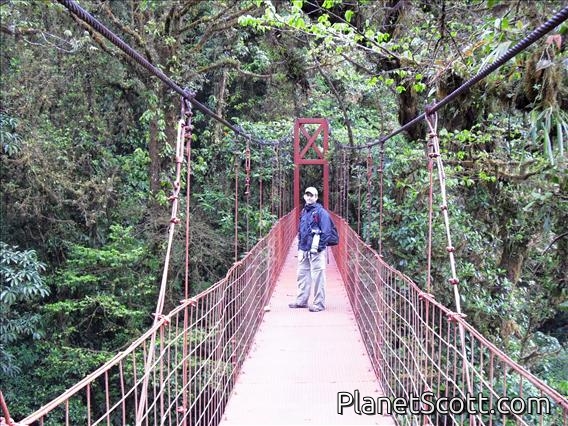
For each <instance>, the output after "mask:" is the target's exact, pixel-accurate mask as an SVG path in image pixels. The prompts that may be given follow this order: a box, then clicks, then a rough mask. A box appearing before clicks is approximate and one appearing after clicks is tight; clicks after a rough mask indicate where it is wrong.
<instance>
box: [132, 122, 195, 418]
mask: <svg viewBox="0 0 568 426" xmlns="http://www.w3.org/2000/svg"><path fill="white" fill-rule="evenodd" d="M187 118H188V117H184V116H182V117H181V118H180V119H179V121H178V129H177V139H176V151H175V161H176V171H175V180H174V182H173V190H172V195H171V196H170V197H169V201H171V203H172V210H171V217H170V225H169V229H168V244H167V248H166V256H165V259H164V268H163V271H162V280H161V283H160V290H159V294H158V303H157V306H156V311H155V313H154V326H155V325H157V324H158V323H159V322H160V321H162V319H163V310H164V304H165V298H166V288H167V282H168V274H169V272H170V271H169V269H170V260H171V257H172V248H173V243H174V235H175V229H176V225H177V224H179V223H180V219H179V217H178V213H179V194H180V189H181V171H182V164H183V157H184V143H185V142H186V137H185V132H186V130H189V129H190V126H189V127H188V126H186V124H187V122H186V119H187ZM188 165H189V159H188ZM155 342H156V333H152V336H151V340H150V350H149V351H148V354H147V358H146V361H145V366H144V376H143V381H142V390H141V394H140V395H141V397H140V401H139V405H138V407H137V412H136V424H137V425H139V424H141V419H142V417H143V415H144V410H145V408H146V395H147V392H148V383H149V380H150V376H149V374H150V371H151V368H150V367H151V365H152V362H153V359H154V350H153V348H154V345H155Z"/></svg>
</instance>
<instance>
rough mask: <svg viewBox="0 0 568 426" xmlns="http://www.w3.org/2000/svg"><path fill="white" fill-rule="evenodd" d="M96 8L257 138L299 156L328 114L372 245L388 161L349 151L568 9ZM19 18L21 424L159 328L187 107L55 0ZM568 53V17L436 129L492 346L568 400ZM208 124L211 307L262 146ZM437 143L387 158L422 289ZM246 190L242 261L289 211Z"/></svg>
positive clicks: (11, 302)
mask: <svg viewBox="0 0 568 426" xmlns="http://www.w3.org/2000/svg"><path fill="white" fill-rule="evenodd" d="M80 4H81V6H82V7H84V8H85V9H86V10H88V11H89V12H91V13H92V14H93V16H95V17H97V19H99V20H100V21H101V22H103V23H104V24H105V25H107V26H108V27H109V28H111V29H112V30H113V31H114V32H115V33H116V34H117V35H118V36H120V37H121V38H123V39H124V40H125V41H126V42H127V43H129V44H130V45H131V46H132V47H133V48H135V49H136V50H137V51H139V52H140V53H141V54H142V55H144V57H145V58H147V59H148V60H149V61H150V62H151V63H152V64H154V65H155V66H157V67H159V68H160V69H161V70H163V72H164V73H166V74H167V75H168V76H170V77H171V78H172V79H173V80H174V81H176V82H178V83H179V84H180V85H182V86H183V87H187V88H188V89H190V90H191V91H193V92H195V94H196V99H197V100H199V101H200V102H202V103H203V104H205V105H207V106H208V107H209V108H210V109H211V110H213V111H214V112H215V113H216V114H218V115H219V116H221V117H223V118H224V119H226V120H228V121H230V122H231V123H234V124H235V125H238V126H239V127H240V128H242V129H243V130H244V131H246V132H247V133H249V134H251V135H254V136H255V137H256V138H258V139H260V140H281V139H282V140H289V141H290V142H289V144H287V145H285V147H284V148H283V151H286V150H290V149H291V144H292V138H291V134H292V128H293V122H294V119H295V118H296V117H324V118H327V119H328V120H329V123H330V128H331V131H332V137H331V158H330V160H331V161H332V179H338V175H337V173H338V172H337V170H338V169H339V168H340V167H346V168H347V170H348V171H349V182H348V184H349V191H348V199H347V203H348V204H347V205H348V211H347V214H348V216H349V220H350V223H351V224H352V225H353V226H354V227H356V229H358V230H359V231H360V232H361V235H362V236H363V238H365V239H366V240H367V241H368V242H369V243H370V244H371V245H372V246H373V247H377V246H378V243H379V240H378V238H379V233H380V230H379V225H378V224H379V220H378V215H379V208H378V206H379V195H378V192H377V191H373V192H372V193H371V194H370V195H369V196H370V198H369V200H367V193H366V191H367V183H368V182H367V177H366V173H367V169H366V162H367V155H368V154H369V153H370V155H371V156H372V157H373V158H374V164H375V165H376V164H377V162H378V156H379V147H374V148H373V149H371V150H349V151H348V153H347V155H345V156H344V155H343V153H344V151H342V150H340V149H339V146H340V145H351V146H358V145H364V144H366V143H368V142H369V141H373V140H376V139H378V138H379V137H380V136H381V135H384V134H388V133H389V132H391V131H392V130H394V129H396V128H398V127H400V125H401V124H404V123H406V122H408V121H410V120H411V119H412V118H414V117H415V116H417V115H419V114H420V113H422V112H423V111H424V107H425V106H426V105H428V104H432V103H433V102H434V101H436V100H439V99H442V98H443V97H444V96H445V95H447V94H448V93H451V92H452V91H453V90H454V89H455V88H457V87H458V86H459V85H461V84H462V83H463V82H465V81H467V80H468V79H469V78H471V77H472V76H474V75H476V73H478V72H479V70H480V69H482V68H483V67H484V66H485V65H487V64H490V63H492V62H493V61H494V60H495V59H497V58H498V57H499V56H500V55H501V54H502V53H503V52H505V51H506V50H507V49H508V48H510V47H511V46H513V45H514V44H516V43H517V42H519V41H520V40H521V39H523V37H525V36H526V35H527V34H528V33H529V32H530V31H532V30H534V29H535V28H536V27H537V26H538V25H540V24H542V23H543V22H545V21H546V20H547V19H549V18H550V17H551V16H552V15H553V14H554V13H555V12H558V11H559V10H560V9H561V8H562V7H564V6H565V2H564V1H560V0H558V1H546V0H545V1H534V2H533V1H522V0H514V1H513V0H375V1H365V0H345V1H340V0H303V1H302V0H294V1H284V0H281V1H277V0H274V1H269V0H264V1H263V0H254V1H253V0H230V1H220V0H212V1H192V0H128V1H118V0H109V1H105V0H81V1H80ZM0 19H1V26H0V29H1V32H0V36H1V40H0V42H1V43H0V45H1V54H0V64H1V96H2V103H1V105H0V134H1V142H2V143H1V148H0V164H1V169H0V179H1V182H2V183H1V196H2V202H1V210H0V211H1V225H2V226H1V232H0V244H1V247H0V280H1V281H0V291H1V293H0V388H1V389H2V390H3V393H4V396H5V397H6V399H7V400H9V402H10V410H11V412H12V415H13V417H14V418H18V417H21V416H22V415H24V414H27V413H29V412H31V411H33V410H34V409H36V408H38V406H39V405H40V404H42V403H45V402H46V401H49V400H51V399H53V398H54V397H55V396H57V395H58V394H60V393H61V392H62V391H63V390H64V389H66V388H68V387H69V386H70V385H72V384H74V383H75V382H77V381H78V380H79V379H81V378H82V377H83V376H85V375H86V374H87V373H89V372H90V371H92V370H94V369H95V368H97V367H98V366H100V365H101V364H102V363H103V362H104V361H105V360H107V359H109V358H110V357H112V355H114V354H115V353H116V352H117V351H119V350H121V348H123V347H125V345H127V344H128V343H129V342H131V341H132V340H133V339H135V338H136V337H137V336H139V335H140V334H141V333H142V332H143V331H144V330H146V329H147V327H148V326H149V325H150V324H151V322H152V317H151V314H152V312H153V310H154V308H155V302H156V298H157V292H158V288H159V278H160V274H161V272H162V266H163V265H162V259H163V253H164V243H165V230H166V227H167V223H168V221H169V214H170V204H169V203H168V201H167V198H168V196H169V194H170V192H171V187H172V180H171V179H172V176H173V168H174V163H173V161H172V155H173V153H172V149H173V148H172V143H173V142H174V141H175V137H176V127H175V126H176V122H177V120H178V118H179V111H180V100H179V95H177V94H175V93H173V92H172V91H171V90H170V89H169V88H167V87H166V86H165V85H164V84H163V83H162V82H160V81H159V80H157V79H156V78H155V77H153V76H151V75H150V74H149V73H148V72H147V71H146V70H145V69H143V68H142V67H140V66H139V65H138V64H137V63H135V62H134V61H133V60H132V58H130V57H129V56H127V55H125V54H124V53H123V52H122V51H120V50H118V49H117V48H116V47H115V46H113V45H112V44H111V43H109V42H108V41H107V40H106V39H104V38H103V37H102V36H101V35H100V34H98V33H97V32H96V31H94V30H93V29H92V28H91V27H89V26H88V25H86V24H85V23H84V22H82V21H80V20H78V19H77V18H75V17H73V16H72V15H70V14H69V13H68V11H67V10H66V9H65V8H64V7H63V6H62V5H60V4H58V3H57V2H55V1H54V2H51V1H48V0H2V1H0ZM567 39H568V25H567V24H566V22H565V23H563V24H562V25H560V26H559V27H558V28H556V29H555V30H554V31H552V32H550V33H549V34H547V35H546V36H544V37H543V38H541V39H540V40H539V41H538V42H536V43H535V44H533V45H532V46H530V48H529V49H527V50H524V51H522V52H520V53H519V54H518V55H517V56H516V57H515V58H514V59H512V60H511V61H509V62H508V63H507V64H505V65H504V66H503V67H501V68H500V69H498V70H497V71H496V72H494V73H493V74H491V75H490V76H489V77H487V78H486V79H484V80H483V81H481V82H480V83H478V84H477V85H475V86H474V87H473V88H472V89H471V90H470V91H468V92H466V93H464V94H462V95H460V97H459V99H458V100H457V101H454V102H452V103H451V104H449V105H448V106H446V107H445V108H444V109H443V110H441V111H440V112H439V117H440V122H439V135H440V138H441V142H442V154H443V156H444V161H445V165H446V175H447V184H448V196H449V198H450V202H451V205H452V214H451V226H452V229H453V232H454V234H455V235H456V236H457V237H456V238H457V241H456V242H455V244H456V253H455V255H456V258H457V259H458V276H459V278H460V291H461V298H462V300H461V303H462V308H463V310H464V312H465V313H466V314H467V316H468V318H469V321H470V322H471V323H472V324H474V325H475V326H476V327H477V328H478V329H479V330H480V331H481V332H482V333H483V334H484V335H485V336H486V337H487V338H489V339H490V340H491V341H493V342H494V343H495V344H496V345H497V346H499V347H500V348H502V349H503V350H504V351H505V352H506V353H507V354H509V355H510V356H511V357H512V358H513V359H514V360H516V361H517V362H519V363H520V364H521V365H523V366H525V367H526V368H527V369H529V370H530V371H531V372H533V373H534V374H536V375H537V376H539V377H540V378H542V379H543V380H544V381H546V382H547V383H549V384H550V385H551V386H553V387H554V388H556V389H557V390H559V391H560V392H561V393H563V394H565V395H567V394H568V369H567V368H566V365H568V334H567V332H568V302H567V294H568V278H567V271H568V173H567V164H568V154H567V152H566V148H567V146H566V140H567V138H568V113H567V111H568V96H567V94H568V56H567V50H568V49H567V48H568V44H567ZM193 121H194V126H195V128H194V131H193V140H192V145H193V152H192V158H193V164H192V176H191V185H192V199H191V202H190V206H191V212H190V215H191V221H192V226H191V233H192V234H191V241H193V242H194V243H193V244H192V247H191V264H192V267H191V277H190V279H191V283H192V292H193V293H197V292H199V291H202V290H204V289H206V288H207V287H208V286H210V285H211V284H213V283H214V282H216V281H217V280H218V279H219V278H220V277H222V276H223V275H224V274H225V272H226V271H227V269H228V267H229V266H230V265H231V264H232V263H233V261H234V257H233V245H232V238H233V232H234V217H235V216H234V202H235V191H234V181H235V173H239V179H241V182H242V181H244V179H245V176H244V168H243V167H242V165H243V164H244V163H241V159H242V157H243V154H244V152H245V149H246V148H245V142H246V141H244V140H242V138H238V137H235V135H234V134H233V132H232V131H230V130H228V129H227V128H226V127H224V126H223V125H221V124H220V123H219V122H217V121H215V120H213V119H211V118H210V117H208V116H206V115H204V114H202V113H199V112H196V113H195V116H194V118H193ZM426 135H427V129H426V126H425V125H424V123H421V124H419V125H416V126H414V127H412V128H411V129H409V130H408V131H406V132H404V133H403V134H400V135H398V136H396V137H394V138H392V139H390V140H388V141H387V142H386V143H385V145H384V155H385V168H384V196H383V204H384V219H383V229H382V247H383V252H384V257H385V259H387V260H388V261H389V262H390V263H391V264H393V265H394V266H395V267H396V268H398V269H399V270H400V271H402V272H404V273H405V274H406V275H408V276H410V277H411V278H412V279H413V280H414V281H415V282H416V283H417V284H418V285H420V286H424V282H425V275H424V269H425V253H426V237H427V235H426V234H427V214H428V212H427V203H428V179H429V178H428V172H427V168H426V165H427V157H426V155H425V140H426ZM251 155H252V158H251V161H252V163H253V165H254V167H253V174H252V176H251V187H256V186H258V184H259V182H261V181H262V183H263V185H264V186H265V187H266V188H269V187H271V186H278V187H283V188H290V180H291V173H290V172H291V171H292V170H293V164H292V162H291V159H290V156H289V155H288V156H282V157H281V158H282V160H281V161H282V163H281V164H280V165H281V166H282V167H283V168H284V173H283V174H281V175H279V174H275V173H274V167H275V163H274V162H275V154H274V149H273V148H272V147H270V146H258V145H256V146H253V147H252V154H251ZM235 165H239V166H240V167H235ZM334 170H335V171H334ZM310 173H312V172H310ZM373 176H374V177H373V179H375V181H374V182H373V185H374V188H376V187H377V186H376V185H377V181H376V180H377V179H378V177H377V174H376V173H375V174H374V175H373ZM318 178H319V177H318V175H317V173H316V172H313V175H309V174H308V175H306V177H305V179H306V180H317V179H318ZM239 197H241V199H240V200H239V201H240V203H241V204H240V205H241V206H246V207H243V208H245V209H246V212H245V213H241V214H240V215H239V216H238V218H239V223H238V226H239V227H240V229H241V230H244V229H245V227H249V226H250V228H251V230H250V235H249V233H245V232H244V231H243V232H242V233H240V234H239V235H240V238H241V240H240V241H239V243H240V249H241V250H240V251H241V254H242V253H244V251H246V248H247V244H249V243H250V244H252V243H254V241H245V240H244V238H245V235H246V237H247V238H252V239H253V240H254V239H255V238H258V236H259V235H262V233H263V232H264V231H266V230H267V229H268V228H269V226H270V225H271V224H272V223H274V221H275V220H277V218H278V214H279V211H278V208H276V206H277V204H278V203H279V202H280V200H269V201H268V202H265V204H263V205H262V209H263V211H260V209H261V207H259V206H260V204H259V200H258V197H259V195H258V191H251V194H250V199H245V195H244V194H243V193H242V191H241V192H240V195H239ZM368 206H370V207H371V208H370V209H368ZM332 208H333V205H332ZM181 210H182V211H184V209H183V208H182V209H181ZM261 218H262V220H261ZM267 218H268V219H267ZM245 221H246V222H245ZM434 225H435V229H434V230H435V244H434V252H433V281H432V282H433V288H432V292H433V293H434V295H435V296H436V298H437V300H440V301H442V303H444V304H445V305H447V306H449V307H450V308H451V307H452V306H453V299H452V294H451V289H450V288H449V287H450V286H449V285H448V283H447V276H448V274H447V270H448V262H447V253H446V248H445V243H444V237H445V235H444V231H443V224H442V223H441V221H440V220H437V221H436V222H435V224H434ZM247 229H248V228H247ZM182 239H183V237H180V242H181V241H182ZM180 246H181V244H180ZM173 262H174V267H173V270H174V271H180V272H179V274H178V275H179V277H177V278H176V277H175V273H174V283H175V285H174V286H172V287H170V288H169V289H168V292H169V293H168V295H167V299H168V302H167V303H168V304H169V305H168V306H166V310H167V309H169V308H171V307H172V306H175V304H176V303H177V301H178V300H179V299H180V297H182V294H183V289H182V284H181V281H182V278H181V276H182V275H183V273H182V272H181V271H183V263H184V257H183V253H182V249H181V248H180V249H179V252H176V253H175V256H174V259H173Z"/></svg>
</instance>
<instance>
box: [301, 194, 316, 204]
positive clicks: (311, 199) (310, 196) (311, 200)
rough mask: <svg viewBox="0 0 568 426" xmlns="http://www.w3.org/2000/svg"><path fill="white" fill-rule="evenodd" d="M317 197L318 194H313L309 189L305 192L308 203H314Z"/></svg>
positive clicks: (305, 199)
mask: <svg viewBox="0 0 568 426" xmlns="http://www.w3.org/2000/svg"><path fill="white" fill-rule="evenodd" d="M317 199H318V196H317V195H315V194H312V193H311V192H309V191H306V192H304V201H305V202H306V204H314V203H315V202H316V200H317Z"/></svg>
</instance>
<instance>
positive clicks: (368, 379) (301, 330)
mask: <svg viewBox="0 0 568 426" xmlns="http://www.w3.org/2000/svg"><path fill="white" fill-rule="evenodd" d="M296 247H297V245H296V244H295V243H294V244H292V248H291V249H290V251H289V253H288V256H287V258H286V263H285V264H284V267H283V269H282V273H281V274H280V276H279V278H278V281H277V283H276V287H275V290H274V293H273V295H272V298H271V299H270V304H269V306H268V307H267V312H266V313H265V315H264V320H263V323H262V324H261V326H260V328H259V330H258V332H257V334H256V336H255V340H254V343H253V346H252V349H251V352H250V354H249V357H248V359H247V360H246V361H245V362H244V364H243V367H242V370H241V372H240V374H239V376H238V378H237V381H236V385H235V388H234V390H233V393H232V394H231V397H230V399H229V402H228V405H227V407H226V409H225V414H224V416H223V419H222V422H221V425H222V426H230V425H303V424H309V425H335V424H341V425H394V422H393V420H392V418H391V417H388V416H381V415H365V414H356V413H355V410H354V409H353V407H349V408H345V409H344V411H343V415H339V414H338V413H337V411H338V392H349V393H351V394H354V391H355V390H358V391H359V393H360V396H361V401H362V399H363V396H369V397H372V398H373V399H375V398H376V397H378V396H381V395H382V394H381V392H380V389H379V383H378V381H377V379H376V377H375V375H374V372H373V369H372V366H371V362H370V360H369V358H368V355H367V352H366V350H365V347H364V345H363V343H362V342H361V336H360V333H359V329H358V328H357V324H356V323H355V319H354V315H353V311H352V310H351V306H350V304H349V300H348V298H347V294H346V292H345V289H344V286H343V281H342V279H341V276H340V274H339V271H338V269H337V266H336V264H335V260H334V259H333V255H332V253H331V250H328V253H329V265H328V269H327V286H326V304H327V309H326V310H325V311H323V312H317V313H312V312H309V311H308V310H307V309H290V308H288V303H290V302H292V301H294V299H295V294H296V263H297V259H296ZM345 398H347V397H345ZM362 403H363V402H361V404H362Z"/></svg>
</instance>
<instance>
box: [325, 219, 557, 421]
mask: <svg viewBox="0 0 568 426" xmlns="http://www.w3.org/2000/svg"><path fill="white" fill-rule="evenodd" d="M334 221H335V222H336V224H337V227H338V229H339V231H340V235H341V238H342V244H340V245H339V246H337V247H335V248H334V249H333V250H334V254H335V258H336V261H337V264H338V268H339V270H340V273H341V275H342V277H343V280H344V282H345V286H346V289H347V293H348V296H349V299H350V302H351V305H352V307H353V310H354V312H355V317H356V320H357V323H358V326H359V329H360V332H361V334H362V337H363V340H364V342H365V345H366V348H367V351H368V354H369V357H370V359H371V362H372V364H373V368H374V369H375V373H376V375H377V378H378V379H379V382H380V385H381V386H382V390H383V392H384V393H385V395H386V396H387V397H386V398H385V399H384V400H381V401H378V402H380V405H381V407H377V410H378V411H383V413H386V412H387V411H388V413H389V414H392V415H393V417H394V418H395V419H396V421H397V423H398V424H400V425H436V426H437V425H492V426H497V425H503V426H509V425H526V426H534V425H541V426H566V425H568V399H567V398H565V397H563V396H562V395H561V394H559V393H558V392H556V391H555V390H554V389H552V388H550V387H549V386H548V385H546V384H545V383H544V382H542V381H541V380H539V379H538V378H537V377H535V376H533V375H532V374H531V373H529V372H528V371H527V370H525V369H523V368H522V367H521V366H520V365H518V364H517V363H515V362H514V361H513V360H511V359H510V358H509V357H508V356H507V355H506V354H504V353H503V352H502V351H500V350H499V349H498V348H497V347H495V346H494V345H493V344H491V343H490V342H489V341H488V340H487V339H485V338H484V337H483V336H482V335H481V334H480V333H479V332H478V331H477V330H475V329H474V328H473V327H472V326H471V325H470V324H468V323H467V322H466V321H465V320H464V318H463V317H462V316H459V315H457V314H456V313H454V312H452V311H450V310H449V309H447V308H446V307H444V306H442V305H440V304H439V303H437V302H436V301H435V300H434V299H433V297H432V296H431V295H430V294H428V293H425V292H423V291H421V290H420V289H419V288H418V287H417V286H416V284H415V283H414V282H412V281H411V280H410V279H409V278H408V277H406V276H405V275H403V274H402V273H400V272H399V271H397V270H395V269H393V268H392V267H390V266H389V265H387V264H386V263H384V261H383V260H382V258H381V257H380V256H379V255H378V254H377V253H376V252H375V251H374V250H372V249H371V248H370V247H369V246H368V245H367V244H365V243H364V242H363V241H362V240H361V239H360V237H359V236H358V235H357V234H356V233H355V232H354V231H353V230H352V229H351V228H350V227H349V226H348V225H347V223H346V222H345V221H344V220H343V219H340V218H339V217H338V216H334ZM378 402H377V403H378Z"/></svg>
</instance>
